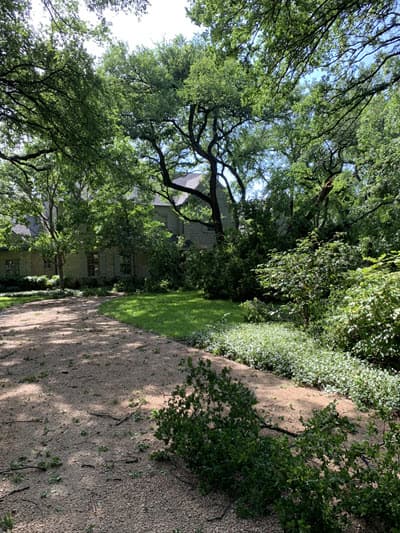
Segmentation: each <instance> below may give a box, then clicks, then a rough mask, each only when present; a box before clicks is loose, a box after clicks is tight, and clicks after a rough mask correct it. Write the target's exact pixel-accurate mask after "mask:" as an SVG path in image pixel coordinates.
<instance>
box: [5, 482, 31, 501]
mask: <svg viewBox="0 0 400 533" xmlns="http://www.w3.org/2000/svg"><path fill="white" fill-rule="evenodd" d="M29 489H30V486H29V485H26V487H20V488H19V489H14V490H12V491H10V492H7V494H4V495H3V496H0V501H3V500H4V498H7V496H12V495H13V494H16V493H17V492H23V491H24V490H29Z"/></svg>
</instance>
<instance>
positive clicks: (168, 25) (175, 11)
mask: <svg viewBox="0 0 400 533" xmlns="http://www.w3.org/2000/svg"><path fill="white" fill-rule="evenodd" d="M186 5H187V1H186V0H151V5H150V6H149V8H148V13H147V14H146V15H143V16H142V17H141V18H140V19H138V18H137V17H136V16H135V15H133V14H129V15H128V14H126V13H118V14H116V15H115V14H112V15H109V14H108V13H107V15H106V18H107V20H111V21H112V29H113V34H114V36H115V37H116V38H117V39H118V40H122V41H125V42H127V43H128V44H129V46H130V48H131V49H133V48H135V47H136V46H138V45H143V46H147V47H151V46H153V45H154V44H155V43H157V42H160V41H162V40H164V39H165V40H167V41H169V40H171V39H172V38H173V37H174V36H175V35H178V34H180V33H181V34H182V35H184V36H185V37H187V38H190V37H191V36H192V35H193V34H194V33H195V32H196V31H199V29H198V28H197V27H196V26H195V25H194V24H193V23H192V22H191V21H190V19H189V18H188V17H186V13H185V6H186Z"/></svg>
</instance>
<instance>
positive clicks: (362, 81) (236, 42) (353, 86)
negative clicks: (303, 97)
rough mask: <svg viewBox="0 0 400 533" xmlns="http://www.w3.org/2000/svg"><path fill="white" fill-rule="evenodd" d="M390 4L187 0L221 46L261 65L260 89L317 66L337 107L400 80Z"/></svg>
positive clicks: (288, 80)
mask: <svg viewBox="0 0 400 533" xmlns="http://www.w3.org/2000/svg"><path fill="white" fill-rule="evenodd" d="M396 7H397V4H396V2H395V1H394V0H379V1H371V0H363V1H358V0H348V1H346V2H342V3H338V2H336V0H327V1H326V0H317V1H313V0H304V1H302V2H301V3H296V4H293V3H292V2H286V1H285V0H257V1H255V2H252V4H249V3H248V2H246V1H245V0H228V1H224V0H191V8H192V9H191V15H192V17H193V18H194V20H195V21H196V22H198V23H201V24H205V25H206V26H207V27H208V28H210V30H211V37H212V39H213V41H214V42H215V43H216V46H218V47H219V48H220V49H221V50H222V51H223V52H225V53H227V54H229V55H234V56H236V57H239V58H240V59H241V60H242V61H243V62H244V63H248V64H249V65H250V64H251V65H252V66H253V67H254V66H255V67H256V68H257V67H258V69H259V70H260V71H264V73H265V77H264V91H266V90H268V89H269V90H271V91H273V92H274V93H276V92H277V90H276V89H277V87H278V88H279V89H280V91H281V92H282V89H283V88H284V87H285V86H287V85H289V88H291V87H292V86H293V84H294V83H296V82H297V81H298V80H299V78H301V77H303V76H305V75H307V74H308V75H310V74H312V73H314V72H317V73H318V78H320V79H321V80H322V83H321V85H324V86H325V90H326V91H328V94H329V97H330V99H331V100H332V101H333V102H334V103H335V104H336V106H337V107H340V108H341V109H342V110H343V108H345V109H346V108H347V109H349V108H350V109H354V107H356V106H357V105H360V106H362V105H363V104H364V103H365V101H368V99H369V98H370V97H371V95H373V94H376V93H379V92H382V91H384V90H385V89H387V88H388V87H390V86H392V85H393V84H395V83H398V81H399V71H398V54H399V50H398V45H399V37H398V34H397V33H396V28H397V24H398V13H397V11H396ZM250 58H251V59H250ZM258 97H259V96H258Z"/></svg>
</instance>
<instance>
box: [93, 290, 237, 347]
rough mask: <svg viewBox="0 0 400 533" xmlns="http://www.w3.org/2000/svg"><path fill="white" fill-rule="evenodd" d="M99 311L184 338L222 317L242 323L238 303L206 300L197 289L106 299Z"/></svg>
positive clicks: (163, 333) (143, 326)
mask: <svg viewBox="0 0 400 533" xmlns="http://www.w3.org/2000/svg"><path fill="white" fill-rule="evenodd" d="M100 312H101V313H103V314H104V315H106V316H110V317H112V318H115V319H117V320H119V321H121V322H125V323H127V324H132V325H133V326H136V327H138V328H141V329H144V330H147V331H152V332H154V333H159V334H161V335H166V336H167V337H173V338H175V339H184V338H186V337H188V336H190V335H192V334H193V333H195V332H197V331H200V330H203V329H205V328H206V327H207V326H209V325H212V324H215V323H217V322H219V321H221V320H223V319H225V320H226V322H227V323H238V322H243V312H242V310H241V309H240V307H239V304H237V303H233V302H230V301H227V300H206V299H205V298H203V296H202V293H201V292H198V291H186V292H179V291H178V292H170V293H162V294H146V293H145V294H137V295H134V296H125V297H122V298H116V299H113V300H109V301H108V302H105V303H103V304H102V305H101V307H100Z"/></svg>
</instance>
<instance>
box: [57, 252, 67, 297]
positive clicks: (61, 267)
mask: <svg viewBox="0 0 400 533" xmlns="http://www.w3.org/2000/svg"><path fill="white" fill-rule="evenodd" d="M56 260H57V274H58V275H59V276H60V289H61V290H62V291H63V290H64V288H65V278H64V254H63V253H62V252H57V259H56Z"/></svg>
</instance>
